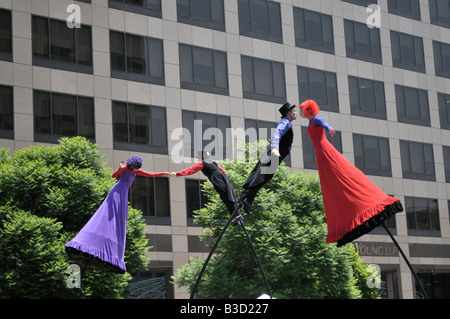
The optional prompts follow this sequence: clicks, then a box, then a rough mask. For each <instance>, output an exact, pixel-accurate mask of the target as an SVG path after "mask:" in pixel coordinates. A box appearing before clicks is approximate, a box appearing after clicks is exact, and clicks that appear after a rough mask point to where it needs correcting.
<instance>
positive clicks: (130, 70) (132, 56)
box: [109, 31, 164, 85]
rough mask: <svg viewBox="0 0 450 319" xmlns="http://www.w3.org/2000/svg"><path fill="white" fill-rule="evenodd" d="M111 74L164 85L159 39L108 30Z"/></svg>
mask: <svg viewBox="0 0 450 319" xmlns="http://www.w3.org/2000/svg"><path fill="white" fill-rule="evenodd" d="M109 36H110V49H111V76H112V77H115V78H119V79H123V80H130V81H138V82H146V83H153V84H160V85H164V53H163V42H162V40H161V39H155V38H147V37H143V36H139V35H133V34H128V33H123V32H118V31H110V33H109Z"/></svg>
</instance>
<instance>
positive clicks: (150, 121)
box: [111, 100, 169, 155]
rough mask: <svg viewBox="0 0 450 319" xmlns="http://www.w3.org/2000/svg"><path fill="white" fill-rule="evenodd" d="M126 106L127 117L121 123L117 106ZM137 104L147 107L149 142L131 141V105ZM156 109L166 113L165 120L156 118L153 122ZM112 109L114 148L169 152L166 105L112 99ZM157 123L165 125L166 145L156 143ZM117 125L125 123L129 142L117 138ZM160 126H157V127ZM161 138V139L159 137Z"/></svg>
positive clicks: (146, 151) (160, 152)
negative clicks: (117, 115) (153, 113)
mask: <svg viewBox="0 0 450 319" xmlns="http://www.w3.org/2000/svg"><path fill="white" fill-rule="evenodd" d="M119 104H120V105H121V106H125V109H126V119H125V123H119V122H118V121H117V119H116V118H115V117H116V115H115V114H116V110H115V107H118V106H120V105H119ZM132 106H137V107H142V108H146V111H147V119H146V122H147V123H146V129H147V131H146V134H148V139H149V141H148V142H149V143H148V144H140V143H131V138H132V134H131V133H130V127H131V125H132V124H130V107H132ZM154 109H158V110H159V111H161V112H162V113H161V114H164V118H165V119H164V121H161V120H157V119H155V120H154V121H155V122H153V116H152V112H153V110H154ZM111 110H112V133H113V149H115V150H124V151H134V152H136V151H138V152H145V153H154V154H164V155H167V154H168V151H169V150H168V141H167V110H166V108H165V107H162V106H157V105H147V104H139V103H131V102H126V101H119V100H112V101H111ZM155 123H158V124H161V125H163V126H164V129H161V130H162V131H163V132H164V134H165V141H164V143H163V144H165V145H155V143H154V141H153V138H154V129H155V127H154V126H155ZM117 125H125V126H126V128H127V132H126V135H127V142H124V141H119V140H117V139H118V137H117V135H116V134H117V133H116V132H117ZM157 128H158V127H157V126H156V129H157ZM158 140H159V139H158Z"/></svg>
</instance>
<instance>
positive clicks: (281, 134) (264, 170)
mask: <svg viewBox="0 0 450 319" xmlns="http://www.w3.org/2000/svg"><path fill="white" fill-rule="evenodd" d="M294 107H295V105H291V104H289V103H285V104H283V106H282V107H281V108H280V109H279V112H280V113H281V115H282V119H281V121H280V122H279V123H278V125H277V128H276V129H275V131H274V133H273V135H272V140H271V143H270V145H269V147H268V148H267V150H266V151H265V152H264V154H263V155H262V156H261V158H260V160H259V161H258V163H256V166H255V167H254V168H253V170H252V171H251V173H250V175H249V176H248V178H247V180H246V181H245V183H244V185H243V186H242V187H243V188H244V192H243V193H242V194H241V196H240V197H239V203H241V204H243V205H244V209H245V210H246V211H247V213H248V212H249V211H251V204H252V202H253V200H254V199H255V196H256V194H257V193H258V191H259V190H260V189H261V187H263V186H264V185H265V184H266V183H267V182H269V181H270V180H271V179H272V177H273V175H275V173H276V169H277V168H278V165H279V164H280V163H281V161H282V160H283V159H284V158H285V157H286V156H287V155H288V154H289V152H290V151H291V146H292V142H293V140H294V130H293V126H292V123H291V121H290V120H289V118H287V116H286V114H287V113H288V112H289V111H290V110H291V109H292V108H294ZM273 148H276V149H278V150H279V152H280V157H278V163H276V164H278V165H274V167H271V164H272V162H271V160H272V159H274V157H276V155H272V149H273ZM275 160H276V159H275Z"/></svg>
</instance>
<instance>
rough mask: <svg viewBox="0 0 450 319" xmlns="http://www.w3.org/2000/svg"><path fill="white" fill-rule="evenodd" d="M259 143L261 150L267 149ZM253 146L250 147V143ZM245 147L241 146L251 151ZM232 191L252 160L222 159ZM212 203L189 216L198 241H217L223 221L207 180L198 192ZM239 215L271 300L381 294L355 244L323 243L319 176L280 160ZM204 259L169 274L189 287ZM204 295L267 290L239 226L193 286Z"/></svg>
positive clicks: (244, 295) (230, 230)
mask: <svg viewBox="0 0 450 319" xmlns="http://www.w3.org/2000/svg"><path fill="white" fill-rule="evenodd" d="M265 145H267V144H263V145H262V148H265ZM257 147H258V145H257V146H256V148H257ZM254 148H255V146H254V145H251V146H250V148H248V149H247V152H248V153H250V154H254V152H253V153H252V152H250V151H249V149H253V150H254ZM221 165H223V167H224V168H225V170H226V171H227V174H228V176H229V178H230V180H231V182H232V184H233V187H234V189H235V191H236V195H237V196H238V195H239V194H240V192H241V191H242V189H241V188H240V185H243V183H244V181H245V179H246V178H247V176H248V174H249V173H250V171H251V169H252V168H253V166H254V163H248V162H246V163H242V162H238V161H234V162H229V161H227V162H224V163H221ZM203 191H204V192H205V193H206V195H207V196H208V198H209V200H210V202H209V204H208V205H206V207H205V208H203V209H200V210H199V211H198V212H197V214H196V215H195V222H196V223H197V224H199V225H201V226H202V227H203V229H204V234H205V235H204V236H201V240H203V241H205V243H210V244H209V246H211V245H212V244H211V243H214V242H215V239H216V238H217V236H218V235H219V233H220V231H221V230H222V228H223V225H224V223H223V222H218V221H224V220H227V219H228V218H229V215H228V213H227V210H226V208H225V206H224V205H223V203H222V202H221V200H220V198H219V196H218V195H217V194H216V193H215V191H214V189H213V187H212V185H211V183H210V182H208V183H206V184H205V186H204V190H203ZM252 207H253V210H254V211H253V212H252V213H251V214H250V215H244V217H245V225H246V228H247V230H248V232H249V234H250V236H251V238H252V242H253V244H254V245H255V248H256V251H257V253H258V256H259V258H260V260H261V263H262V265H263V268H264V271H265V274H266V276H267V279H268V282H269V285H270V287H271V291H272V293H273V295H274V297H276V298H379V294H378V291H377V290H375V289H369V288H368V286H367V284H366V282H367V279H368V277H369V276H370V275H371V274H372V273H373V271H374V269H373V268H371V267H369V265H365V264H363V263H362V260H361V259H360V257H359V256H358V255H357V253H356V252H355V250H354V247H353V245H351V244H349V245H346V246H344V247H340V248H338V247H336V245H335V244H325V238H326V235H327V226H326V221H325V214H324V212H323V202H322V194H321V189H320V182H319V179H318V176H317V174H304V173H301V172H291V171H290V170H289V169H288V168H286V167H285V165H284V164H282V165H281V166H280V168H279V169H278V172H277V173H276V174H275V176H274V177H273V178H272V180H271V181H270V182H269V183H268V184H266V186H265V187H264V188H262V189H261V190H260V191H259V193H258V195H257V197H256V198H255V201H254V202H253V205H252ZM203 262H204V260H203V259H200V258H198V257H195V258H191V260H190V262H189V263H188V264H185V265H183V266H182V267H181V268H180V269H178V271H177V273H176V275H175V276H174V277H173V279H174V280H175V283H177V284H178V285H179V286H183V287H186V288H188V289H189V290H192V289H193V286H194V284H195V282H196V280H197V276H198V274H199V272H200V269H201V267H202V265H203ZM197 292H198V294H199V295H200V296H202V297H204V298H255V297H257V296H259V295H261V294H262V293H267V291H266V287H265V284H264V280H263V278H262V275H261V272H260V270H259V268H258V264H257V262H256V260H255V258H254V255H253V252H252V250H251V248H250V246H249V244H248V241H247V238H246V236H245V233H244V231H243V229H242V228H241V227H240V226H237V227H231V226H230V227H229V228H228V230H227V231H226V233H225V235H224V237H223V238H222V240H221V242H220V244H219V246H218V247H217V250H216V255H215V257H213V258H211V260H210V262H209V264H208V267H207V269H206V271H205V273H204V274H203V277H202V281H201V283H200V285H199V287H198V291H197Z"/></svg>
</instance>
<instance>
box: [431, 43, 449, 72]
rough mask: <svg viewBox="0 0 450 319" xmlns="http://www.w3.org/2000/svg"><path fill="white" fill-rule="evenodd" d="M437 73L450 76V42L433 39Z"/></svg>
mask: <svg viewBox="0 0 450 319" xmlns="http://www.w3.org/2000/svg"><path fill="white" fill-rule="evenodd" d="M433 52H434V68H435V72H436V75H438V76H443V77H446V78H450V44H448V43H443V42H437V41H433Z"/></svg>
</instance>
